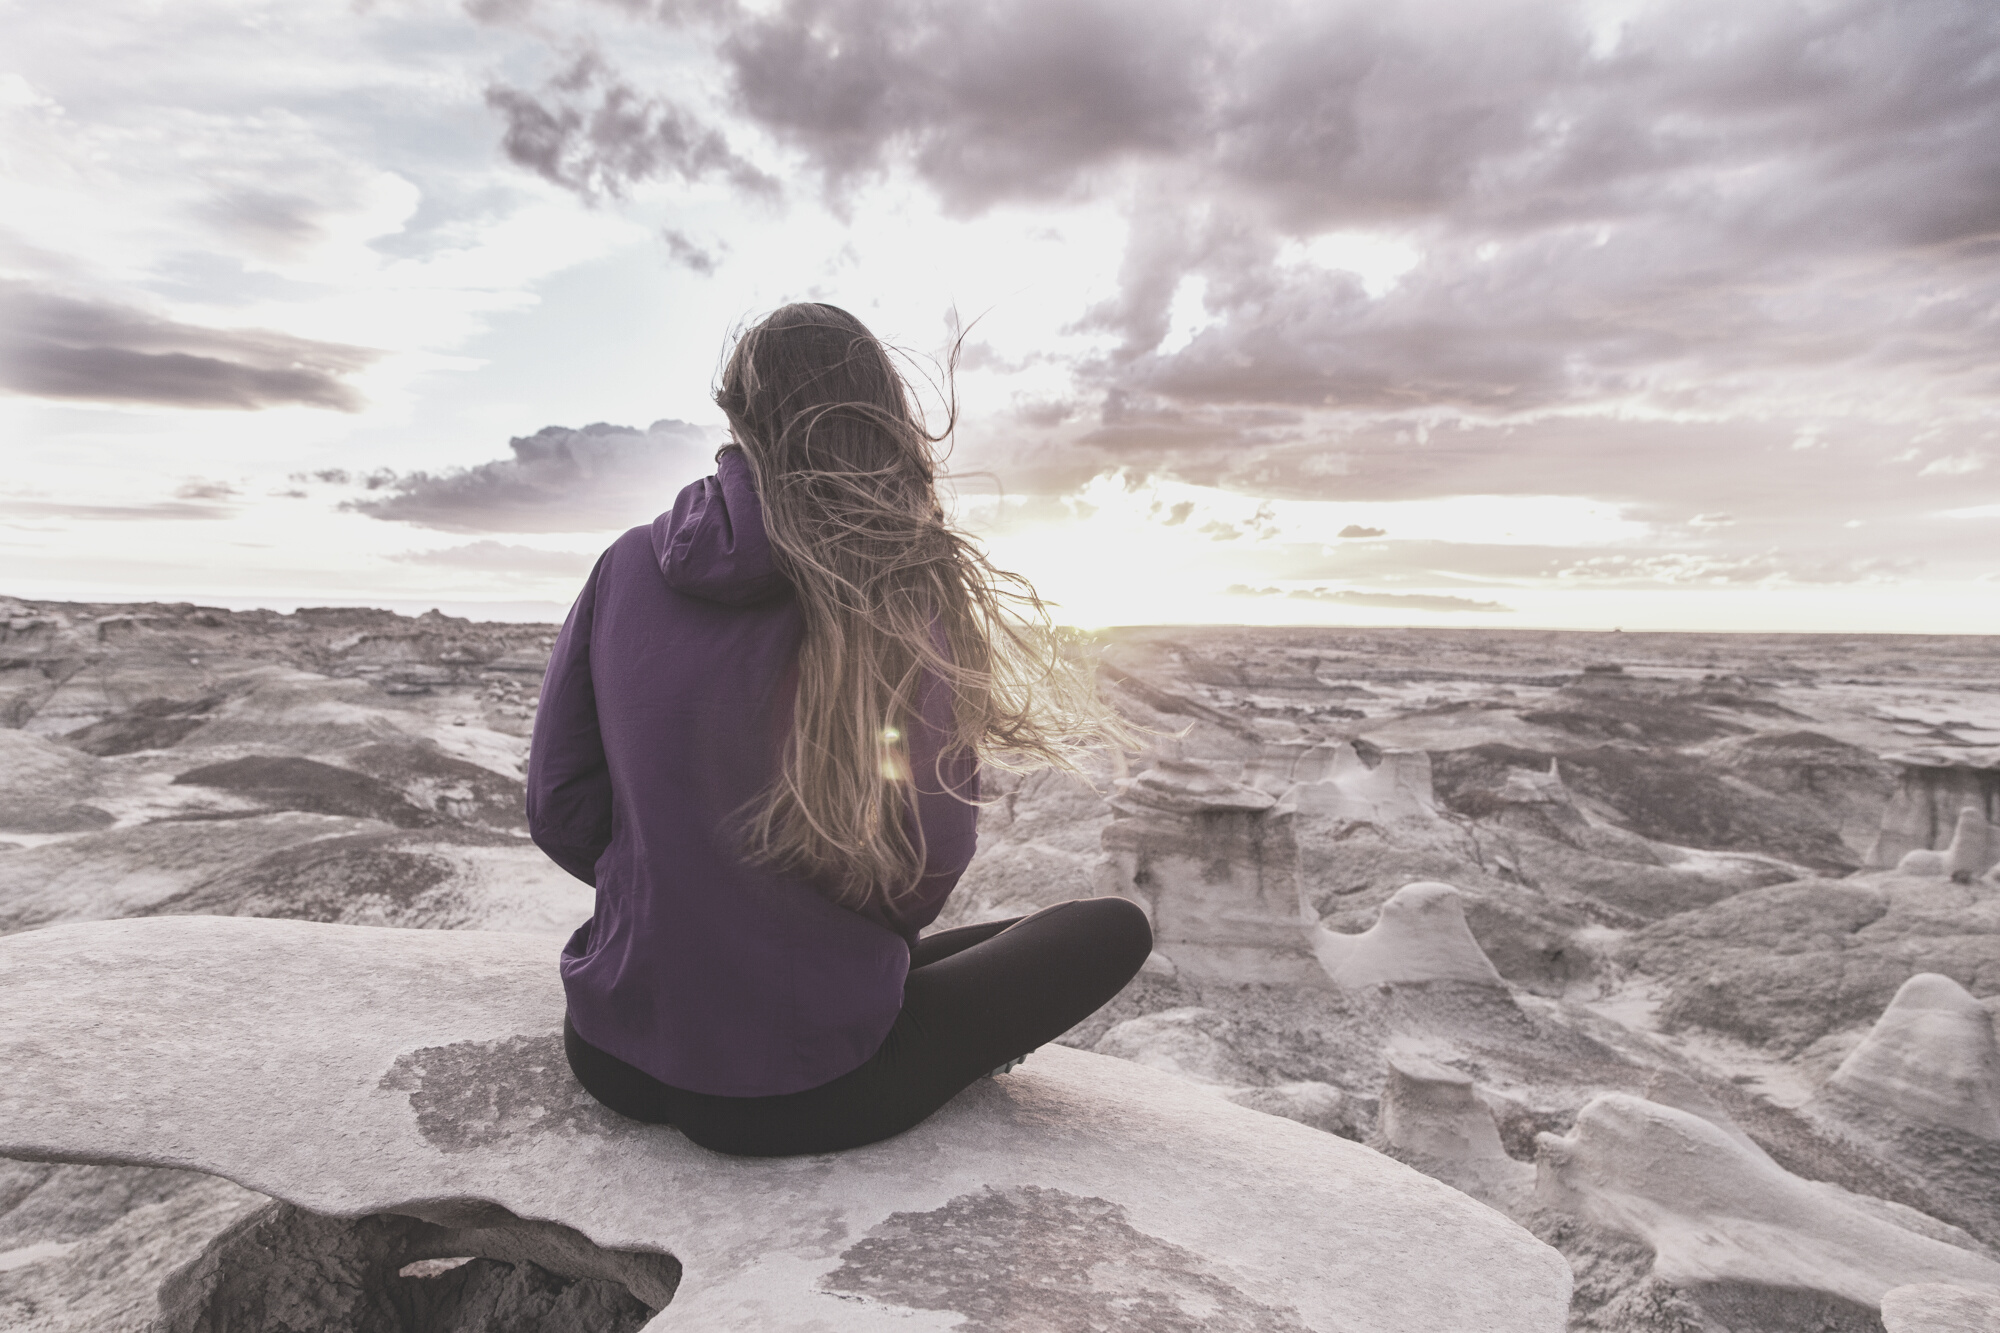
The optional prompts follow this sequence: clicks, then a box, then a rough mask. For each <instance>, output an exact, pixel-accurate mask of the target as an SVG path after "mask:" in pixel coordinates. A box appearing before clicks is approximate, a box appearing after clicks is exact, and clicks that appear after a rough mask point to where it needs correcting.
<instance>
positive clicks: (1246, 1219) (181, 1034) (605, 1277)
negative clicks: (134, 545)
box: [0, 917, 1569, 1333]
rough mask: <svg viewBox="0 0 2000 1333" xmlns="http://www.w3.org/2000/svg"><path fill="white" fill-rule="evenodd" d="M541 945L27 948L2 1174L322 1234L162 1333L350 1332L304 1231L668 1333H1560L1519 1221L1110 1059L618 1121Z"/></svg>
mask: <svg viewBox="0 0 2000 1333" xmlns="http://www.w3.org/2000/svg"><path fill="white" fill-rule="evenodd" d="M557 945H558V940H557V939H556V938H555V937H552V936H543V935H518V934H503V933H498V932H443V931H403V930H381V929H370V928H356V927H341V926H330V925H319V924H311V923H304V922H285V921H262V920H249V919H238V918H221V917H170V918H158V919H152V920H138V921H119V922H103V923H91V924H80V925H71V926H58V927H50V928H47V929H44V930H38V931H31V932H27V933H23V934H17V935H14V936H11V937H9V938H7V939H5V940H4V941H0V1064H4V1066H5V1067H6V1068H7V1069H8V1070H9V1073H10V1077H9V1078H8V1079H7V1080H5V1082H4V1084H0V1151H4V1152H6V1153H9V1154H12V1155H14V1156H17V1157H29V1158H40V1159H48V1160H66V1161H78V1162H112V1163H131V1164H146V1165H153V1166H170V1167H180V1168H191V1169H194V1170H199V1171H205V1172H212V1173H215V1174H217V1175H222V1176H225V1177H227V1178H229V1179H231V1180H234V1181H236V1182H238V1183H240V1184H243V1185H246V1186H248V1187H250V1188H252V1189H256V1190H259V1191H261V1192H263V1193H266V1194H269V1195H272V1196H274V1197H275V1198H278V1199H281V1200H284V1201H285V1202H286V1203H288V1204H290V1205H293V1206H294V1207H295V1208H296V1209H297V1210H302V1213H303V1214H306V1215H310V1216H308V1217H306V1218H305V1220H304V1221H301V1220H300V1217H299V1215H296V1214H287V1213H283V1212H282V1211H281V1212H279V1213H273V1214H259V1215H258V1218H259V1220H257V1221H255V1222H254V1226H253V1230H254V1228H255V1227H262V1228H264V1231H263V1232H261V1233H258V1234H260V1235H264V1236H265V1237H266V1239H265V1240H262V1241H260V1240H257V1238H256V1236H254V1235H253V1236H251V1237H250V1238H249V1240H248V1241H245V1242H241V1243H239V1242H237V1241H235V1240H233V1239H230V1238H229V1237H225V1238H224V1240H223V1241H221V1242H218V1247H217V1248H216V1249H215V1250H213V1251H212V1252H211V1255H210V1256H209V1259H208V1260H204V1261H203V1264H206V1266H205V1267H204V1266H203V1264H196V1265H193V1266H191V1267H190V1268H187V1269H184V1270H182V1272H181V1274H179V1275H178V1276H177V1277H176V1278H174V1279H173V1280H172V1281H170V1282H169V1283H168V1287H167V1291H166V1296H165V1299H166V1301H167V1304H168V1305H169V1306H171V1307H172V1308H171V1309H170V1310H168V1312H167V1313H168V1314H169V1315H170V1316H171V1317H172V1318H173V1320H174V1321H176V1322H175V1323H174V1324H173V1325H172V1326H173V1327H176V1328H178V1327H187V1328H194V1327H198V1326H200V1320H201V1319H202V1318H204V1317H207V1316H205V1315H203V1314H202V1311H203V1310H209V1309H213V1308H215V1303H217V1302H223V1303H227V1302H232V1301H233V1302H236V1303H237V1304H236V1305H234V1306H231V1308H233V1309H240V1308H252V1307H254V1308H258V1309H262V1308H267V1307H269V1306H270V1303H271V1302H273V1301H279V1300H280V1299H281V1298H282V1300H284V1301H291V1302H293V1303H294V1304H295V1305H299V1306H300V1308H307V1309H325V1310H335V1309H336V1305H337V1304H338V1303H337V1302H336V1303H335V1304H332V1305H329V1304H327V1302H328V1301H330V1300H332V1298H331V1297H329V1296H328V1295H327V1294H326V1292H325V1291H324V1290H323V1285H324V1282H325V1281H326V1279H325V1275H324V1273H323V1272H321V1273H320V1276H319V1277H314V1276H313V1273H314V1272H320V1270H312V1269H310V1268H309V1266H301V1267H299V1269H298V1270H297V1271H296V1272H292V1273H291V1275H290V1276H289V1277H285V1276H284V1275H283V1274H281V1273H280V1272H279V1271H278V1270H279V1269H280V1268H282V1267H283V1256H284V1254H285V1253H286V1252H287V1250H286V1247H287V1245H289V1244H292V1243H293V1241H292V1240H291V1239H289V1238H291V1237H294V1236H295V1235H296V1234H297V1233H298V1231H299V1229H300V1228H301V1227H315V1226H316V1227H319V1228H320V1229H321V1230H322V1231H326V1232H327V1233H328V1234H327V1235H326V1236H322V1237H321V1238H320V1240H319V1241H318V1242H315V1244H316V1245H317V1250H316V1251H314V1252H327V1250H328V1247H329V1246H331V1247H332V1251H333V1252H337V1253H339V1254H346V1255H351V1256H353V1257H352V1258H351V1259H345V1260H341V1261H340V1263H339V1264H335V1265H333V1267H334V1269H337V1270H338V1271H340V1272H348V1273H352V1274H360V1275H362V1278H364V1279H365V1280H366V1281H370V1282H375V1283H377V1284H378V1285H382V1286H384V1287H388V1286H391V1285H393V1284H395V1283H399V1282H400V1283H409V1282H415V1281H420V1280H429V1279H420V1278H397V1277H395V1276H394V1275H395V1274H396V1273H397V1272H399V1271H400V1265H402V1264H404V1263H408V1262H412V1261H418V1260H428V1259H432V1258H445V1257H461V1256H465V1255H473V1256H484V1257H486V1258H488V1259H491V1260H497V1261H500V1262H501V1263H504V1264H514V1265H520V1264H523V1263H528V1264H532V1265H534V1266H535V1271H538V1272H545V1273H548V1274H551V1275H553V1276H552V1277H551V1279H550V1281H551V1282H553V1283H554V1284H555V1286H553V1287H550V1286H547V1285H546V1284H544V1286H543V1287H540V1288H536V1290H537V1291H540V1292H542V1293H543V1297H545V1298H546V1302H547V1303H548V1308H555V1305H556V1304H558V1303H560V1301H561V1300H566V1299H569V1298H568V1297H567V1296H565V1295H563V1294H562V1293H566V1292H568V1291H569V1290H570V1289H571V1287H572V1286H576V1284H580V1283H584V1282H593V1283H599V1284H605V1283H610V1284H615V1285H616V1286H617V1287H619V1288H622V1290H623V1292H624V1293H625V1294H627V1295H629V1296H630V1297H631V1298H633V1299H636V1300H637V1301H639V1302H641V1303H642V1304H644V1305H646V1306H648V1307H650V1308H658V1307H660V1306H662V1305H664V1306H665V1308H664V1311H663V1313H661V1315H660V1316H659V1317H658V1319H657V1320H656V1321H655V1322H656V1324H657V1326H658V1327H661V1328H695V1329H746V1330H748V1329H760V1330H761V1329H789V1328H807V1327H810V1328H815V1329H826V1330H836V1329H843V1328H854V1329H873V1328H879V1327H881V1326H882V1321H883V1320H884V1319H885V1318H887V1317H890V1316H892V1315H895V1316H902V1317H903V1322H900V1323H899V1324H898V1326H899V1327H901V1326H905V1325H907V1326H909V1327H913V1328H937V1329H944V1328H947V1327H955V1328H961V1329H986V1330H995V1331H996V1333H997V1331H998V1330H1005V1329H1016V1328H1023V1327H1044V1328H1050V1329H1067V1328H1076V1329H1084V1328H1092V1329H1107V1330H1108V1329H1130V1330H1133V1333H1138V1331H1139V1330H1159V1329H1174V1328H1187V1329H1195V1328H1202V1329H1216V1328H1220V1329H1235V1330H1246V1331H1247V1330H1257V1331H1258V1333H1265V1331H1269V1333H1284V1331H1288V1330H1304V1329H1328V1330H1332V1329H1342V1330H1348V1329H1353V1330H1362V1329H1382V1330H1391V1329H1395V1330H1402V1329H1408V1330H1412V1331H1413V1333H1415V1331H1416V1330H1425V1331H1426V1333H1428V1331H1429V1330H1435V1329H1440V1328H1478V1329H1490V1330H1511V1329H1521V1330H1530V1329H1532V1330H1550V1331H1553V1330H1555V1329H1559V1328H1561V1327H1562V1326H1563V1322H1564V1310H1565V1307H1566V1304H1567V1298H1568V1289H1569V1274H1568V1270H1567V1268H1566V1266H1565V1265H1564V1264H1563V1262H1562V1260H1561V1258H1560V1256H1558V1255H1557V1254H1555V1253H1554V1252H1553V1251H1551V1250H1549V1249H1547V1248H1546V1247H1544V1246H1543V1245H1541V1244H1540V1243H1539V1242H1537V1241H1535V1240H1534V1239H1533V1238H1532V1237H1530V1236H1529V1235H1528V1234H1527V1233H1525V1232H1524V1231H1522V1230H1520V1229H1519V1228H1517V1227H1515V1226H1514V1225H1513V1224H1511V1223H1509V1222H1506V1221H1505V1220H1504V1219H1502V1218H1500V1217H1499V1216H1498V1215H1496V1214H1494V1213H1492V1212H1490V1211H1488V1210H1487V1209H1485V1208H1482V1207H1481V1206H1479V1205H1478V1204H1475V1203H1473V1202H1472V1201H1471V1200H1469V1199H1466V1198H1465V1197H1464V1196H1463V1195H1461V1194H1458V1193H1456V1192H1454V1191H1451V1190H1449V1189H1447V1188H1446V1187H1444V1186H1443V1185H1440V1184H1438V1183H1436V1182H1434V1181H1432V1180H1429V1179H1427V1178H1425V1177H1424V1176H1422V1175H1419V1174H1418V1173H1416V1172H1414V1171H1411V1170H1409V1169H1407V1168H1405V1167H1402V1166H1399V1165H1397V1164H1395V1163H1393V1162H1390V1161H1389V1160H1387V1159H1385V1158H1382V1157H1380V1156H1377V1155H1375V1154H1373V1153H1370V1152H1368V1151H1367V1150H1365V1149H1363V1148H1361V1147H1359V1146H1357V1145H1355V1144H1352V1143H1348V1142H1346V1141H1344V1140H1342V1139H1340V1138H1337V1137H1334V1136H1333V1135H1329V1134H1324V1133H1320V1132H1318V1131H1315V1130H1312V1129H1308V1128H1306V1127H1305V1126H1303V1125H1299V1124H1295V1123H1292V1122H1291V1121H1288V1120H1282V1119H1277V1118H1274V1117H1271V1116H1266V1115H1262V1114H1259V1113H1257V1112H1255V1111H1251V1110H1247V1109H1243V1108H1241V1107H1237V1106H1234V1105H1231V1104H1229V1103H1228V1102H1227V1101H1225V1100H1223V1099H1220V1098H1217V1097H1215V1096H1213V1095H1212V1094H1209V1093H1204V1092H1202V1091H1200V1090H1198V1089H1196V1088H1194V1087H1192V1086H1190V1085H1189V1084H1187V1083H1185V1082H1183V1081H1181V1080H1178V1079H1175V1078H1173V1077H1171V1076H1169V1075H1166V1074H1163V1073H1160V1072H1157V1071H1154V1070H1148V1069H1144V1068H1141V1067H1139V1066H1137V1065H1133V1064H1130V1063H1127V1062H1124V1061H1118V1060H1110V1059H1105V1058H1103V1057H1098V1056H1091V1055H1087V1054H1084V1053H1081V1052H1074V1051H1069V1050H1065V1049H1062V1048H1050V1049H1047V1050H1045V1051H1043V1052H1041V1053H1039V1054H1037V1055H1036V1056H1034V1057H1033V1058H1032V1059H1031V1060H1030V1061H1029V1063H1028V1065H1027V1066H1026V1067H1024V1068H1023V1069H1022V1070H1020V1071H1017V1072H1016V1073H1013V1074H1009V1075H1007V1076H1005V1077H1002V1078H999V1079H995V1080H992V1081H989V1082H982V1083H981V1084H979V1085H977V1086H975V1087H974V1088H973V1089H971V1090H969V1091H968V1092H967V1093H966V1094H965V1095H963V1096H961V1097H960V1098H958V1099H957V1100H956V1101H954V1102H953V1103H952V1104H951V1105H950V1106H949V1107H947V1108H946V1109H945V1110H944V1111H942V1112H941V1113H939V1114H938V1115H937V1116H935V1117H933V1118H932V1119H931V1120H930V1121H927V1122H926V1123H925V1124H924V1125H922V1126H920V1127H918V1128H917V1129H916V1130H913V1131H911V1132H910V1133H908V1134H906V1135H904V1136H902V1137H900V1138H898V1139H896V1140H893V1141H891V1142H888V1143H884V1144H879V1145H874V1146H872V1147H869V1148H865V1149H860V1150H856V1151H853V1152H848V1153H841V1154H835V1155H832V1156H827V1157H818V1158H802V1159H788V1160H780V1161H742V1160H733V1159H728V1158H723V1157H718V1156H716V1155H713V1154H710V1153H707V1152H705V1151H703V1150H701V1149H698V1148H695V1147H693V1146H692V1145H690V1144H688V1143H687V1142H686V1141H685V1140H684V1139H682V1138H681V1137H680V1136H679V1135H678V1134H676V1133H675V1132H673V1131H671V1130H668V1129H662V1128H656V1127H648V1126H641V1125H637V1124H633V1123H630V1122H625V1121H621V1120H619V1119H617V1118H616V1117H614V1116H612V1115H610V1114H609V1113H608V1112H606V1111H604V1110H603V1109H602V1108H600V1107H598V1106H597V1105H596V1104H595V1103H594V1102H592V1101H591V1100H590V1099H589V1098H588V1097H587V1096H586V1095H585V1094H584V1093H583V1092H582V1091H581V1090H580V1089H579V1088H578V1087H577V1086H576V1084H575V1083H574V1081H573V1080H572V1079H571V1077H570V1075H569V1073H568V1070H567V1067H566V1065H565V1064H564V1062H563V1058H562V1054H561V1043H560V1039H559V1034H558V1032H557V1025H558V1023H559V1021H560V1016H561V1011H562V999H561V992H560V988H559V986H558V984H557V980H556V974H555V969H554V966H553V959H554V954H555V950H556V948H557ZM86 1001H87V1002H86ZM314 1217H316V1218H318V1219H320V1220H319V1221H317V1222H314V1221H313V1220H312V1218H314ZM337 1219H356V1220H355V1221H351V1222H338V1221H336V1220H337ZM334 1233H337V1234H334ZM306 1248H307V1249H308V1250H312V1249H313V1247H312V1246H307V1247H306ZM231 1265H234V1266H235V1267H234V1268H233V1269H232V1268H231ZM258 1265H263V1267H261V1268H259V1267H258ZM246 1266H247V1268H246ZM281 1279H282V1280H281ZM357 1280H361V1279H357ZM315 1282H318V1283H321V1284H322V1286H320V1287H315V1286H314V1285H313V1284H314V1283H315ZM564 1284H569V1285H564ZM336 1285H338V1284H337V1283H336ZM557 1287H560V1288H561V1291H560V1292H556V1288H557ZM578 1289H579V1290H581V1289H582V1288H580V1287H578ZM343 1290H346V1289H345V1288H343ZM356 1290H360V1288H356ZM399 1290H400V1289H399ZM590 1290H591V1291H598V1290H600V1288H591V1289H590ZM551 1292H554V1293H555V1294H549V1293H551ZM245 1293H249V1294H247V1295H246V1294H245ZM365 1294H366V1293H365V1292H364V1295H365ZM530 1294H532V1293H530ZM613 1294H614V1295H615V1294H616V1293H613ZM516 1297H517V1299H520V1300H525V1299H527V1297H526V1296H522V1295H520V1294H519V1293H517V1294H516ZM669 1298H671V1299H670V1302H669ZM341 1299H342V1300H347V1301H349V1303H350V1305H351V1303H352V1301H353V1300H355V1299H359V1298H358V1297H354V1296H353V1295H352V1293H351V1292H350V1293H349V1295H348V1296H345V1297H342V1298H341ZM371 1299H372V1298H371ZM380 1299H381V1300H383V1301H389V1300H392V1299H407V1293H406V1292H405V1293H404V1296H402V1297H397V1296H396V1294H395V1292H392V1291H384V1292H382V1293H380ZM577 1299H582V1298H581V1297H579V1298H577ZM590 1299H593V1300H595V1299H598V1298H597V1297H596V1296H592V1297H591V1298H590ZM315 1301H318V1302H319V1304H317V1305H315V1304H314V1302H315ZM204 1302H207V1303H208V1304H206V1305H204ZM245 1302H248V1306H246V1305H245V1304H244V1303H245ZM258 1302H262V1303H263V1304H258ZM573 1303H574V1302H572V1304H573ZM273 1308H274V1307H273ZM339 1308H341V1309H345V1308H348V1307H347V1306H339ZM336 1313H337V1310H336ZM343 1317H345V1316H343Z"/></svg>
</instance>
